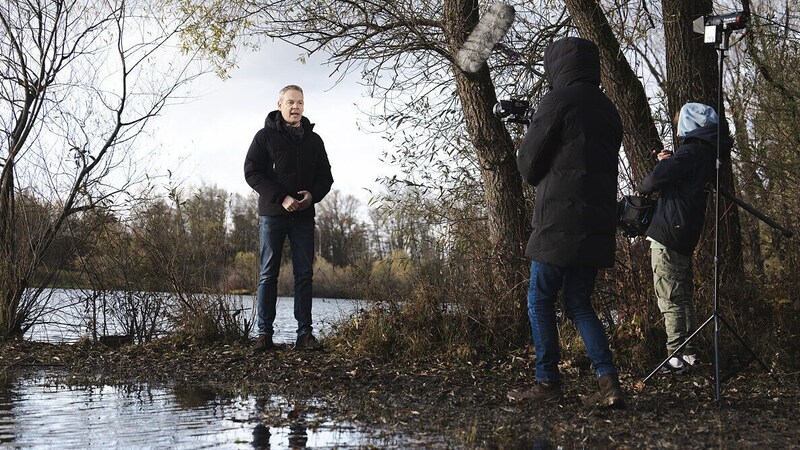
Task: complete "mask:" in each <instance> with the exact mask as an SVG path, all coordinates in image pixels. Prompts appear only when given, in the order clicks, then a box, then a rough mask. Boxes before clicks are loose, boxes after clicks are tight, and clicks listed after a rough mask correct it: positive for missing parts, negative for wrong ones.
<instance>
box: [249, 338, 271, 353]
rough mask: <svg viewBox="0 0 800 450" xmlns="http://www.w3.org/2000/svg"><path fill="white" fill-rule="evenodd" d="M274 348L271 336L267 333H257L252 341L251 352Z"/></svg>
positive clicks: (261, 351)
mask: <svg viewBox="0 0 800 450" xmlns="http://www.w3.org/2000/svg"><path fill="white" fill-rule="evenodd" d="M274 348H275V344H274V343H273V342H272V336H271V335H269V334H259V335H258V337H257V338H256V340H255V341H253V346H252V349H253V353H263V352H266V351H269V350H272V349H274Z"/></svg>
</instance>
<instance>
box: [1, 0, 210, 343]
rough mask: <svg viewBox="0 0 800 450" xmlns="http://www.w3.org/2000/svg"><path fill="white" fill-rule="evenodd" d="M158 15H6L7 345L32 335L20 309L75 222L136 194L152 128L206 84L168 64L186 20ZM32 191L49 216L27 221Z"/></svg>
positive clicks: (57, 9)
mask: <svg viewBox="0 0 800 450" xmlns="http://www.w3.org/2000/svg"><path fill="white" fill-rule="evenodd" d="M159 4H160V2H155V1H153V2H151V1H149V0H141V1H139V0H131V1H123V0H119V1H68V0H54V1H48V2H5V3H3V4H2V6H0V29H1V30H2V31H0V49H1V50H0V77H2V87H1V88H0V99H2V102H0V110H2V113H1V114H0V117H2V119H0V120H2V127H0V133H1V134H0V136H1V138H0V139H2V140H1V141H0V147H2V150H0V158H2V160H1V161H0V163H1V164H2V172H0V338H2V337H10V336H21V335H22V334H23V333H24V332H25V330H26V329H27V328H28V327H30V325H31V322H30V317H27V316H26V314H24V312H25V311H29V309H28V308H24V307H22V308H21V307H20V306H21V303H23V304H28V305H30V304H32V303H34V302H35V301H36V299H37V298H38V297H39V295H40V293H41V292H42V289H43V288H44V286H45V283H37V285H36V286H34V285H32V279H33V274H34V272H35V271H36V270H37V269H38V268H40V267H41V262H42V258H43V257H44V255H45V253H46V252H47V250H48V249H49V248H50V247H51V245H52V243H53V242H54V240H55V239H56V237H57V236H58V235H59V233H60V232H61V231H62V229H63V226H64V224H65V221H66V220H67V218H69V217H70V216H71V215H73V214H76V213H78V212H80V211H86V210H88V209H92V208H97V207H109V206H111V205H113V203H114V202H115V201H116V199H117V198H118V194H120V193H121V192H124V191H125V190H127V189H129V188H130V186H131V183H132V182H135V180H136V178H135V177H134V178H131V177H128V176H126V174H125V171H123V170H116V169H118V168H121V167H122V166H124V164H125V161H126V158H127V157H129V156H130V154H131V153H130V150H131V149H132V147H133V143H134V140H135V139H136V137H137V136H139V135H140V134H141V133H142V130H143V129H144V127H145V125H146V123H147V121H148V120H149V119H150V118H152V117H154V116H155V115H157V114H158V113H159V112H160V111H161V110H162V109H163V108H164V107H165V106H166V105H167V102H168V101H169V100H170V99H171V98H173V97H175V96H176V95H177V94H178V89H179V88H180V86H181V85H182V84H184V83H186V82H187V81H189V80H191V79H192V78H193V77H194V76H196V75H197V74H198V72H192V70H194V69H193V66H192V64H191V62H190V61H189V60H190V59H191V58H186V59H184V58H175V57H174V55H173V56H171V57H170V58H160V59H159V56H161V55H162V52H164V51H166V50H170V46H172V45H173V43H175V42H174V38H175V37H176V36H177V33H178V32H179V31H180V30H181V27H182V20H185V19H181V20H169V19H166V18H165V17H169V13H168V12H167V11H166V10H165V9H164V8H160V7H159ZM175 44H177V43H175ZM21 190H26V191H27V192H30V193H31V195H34V196H36V197H38V198H46V199H47V200H48V203H49V204H50V205H51V206H52V208H51V210H50V214H48V215H47V216H46V217H42V218H41V220H39V221H38V222H37V223H33V222H31V221H29V220H27V219H28V216H26V214H25V211H24V209H22V208H21V205H20V203H19V202H17V195H18V193H19V192H20V191H21ZM23 236H24V240H23V239H22V237H23ZM23 306H24V305H23Z"/></svg>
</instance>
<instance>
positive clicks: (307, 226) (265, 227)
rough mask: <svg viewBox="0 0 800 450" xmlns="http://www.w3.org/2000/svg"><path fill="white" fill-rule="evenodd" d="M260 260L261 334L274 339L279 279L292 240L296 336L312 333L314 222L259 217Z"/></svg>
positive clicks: (289, 218)
mask: <svg viewBox="0 0 800 450" xmlns="http://www.w3.org/2000/svg"><path fill="white" fill-rule="evenodd" d="M258 225H259V235H258V237H259V242H260V245H261V249H260V250H261V252H260V253H261V260H260V270H259V276H258V292H257V296H256V302H257V315H258V318H257V321H256V326H257V328H258V334H267V335H270V336H271V335H272V334H273V332H274V330H273V328H272V324H273V322H275V307H276V304H277V302H278V275H279V274H280V270H281V256H282V255H283V243H284V242H285V241H286V237H287V236H288V237H289V245H290V246H291V252H292V269H293V271H294V318H295V319H297V334H298V335H300V334H304V333H310V332H311V330H312V328H311V287H312V276H313V274H314V270H313V263H314V218H313V217H292V216H259V217H258Z"/></svg>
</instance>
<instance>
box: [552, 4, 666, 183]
mask: <svg viewBox="0 0 800 450" xmlns="http://www.w3.org/2000/svg"><path fill="white" fill-rule="evenodd" d="M566 4H567V10H569V13H570V17H571V18H572V21H573V22H574V23H575V25H576V26H577V27H578V30H579V31H580V34H581V36H582V37H584V38H585V39H589V40H591V41H593V42H594V43H595V44H597V47H598V48H599V49H600V66H601V73H600V74H601V79H602V84H603V87H605V89H606V93H607V94H608V97H609V98H610V99H611V101H613V102H614V104H615V105H616V106H617V109H618V111H619V115H620V118H621V119H622V126H623V129H624V130H625V134H624V135H623V137H622V145H623V148H624V149H625V156H626V157H627V159H628V161H629V162H630V165H631V170H632V172H633V174H632V175H633V177H634V178H633V180H631V181H632V182H633V183H635V182H638V181H641V180H642V179H644V177H645V176H646V175H647V174H648V173H650V170H651V169H652V168H653V166H654V165H655V159H654V158H653V154H652V150H654V149H661V148H663V147H664V146H663V144H662V143H661V139H660V137H659V134H658V129H657V128H656V126H655V122H654V121H653V116H652V114H651V112H650V103H649V102H648V100H647V94H646V93H645V90H644V86H643V85H642V82H641V81H639V79H638V78H637V77H636V74H635V73H634V72H633V69H632V68H631V66H630V64H629V63H628V60H627V59H625V55H623V53H622V51H621V50H620V45H619V41H618V40H617V38H616V36H614V32H613V30H612V29H611V26H610V25H609V23H608V19H607V18H606V16H605V13H604V12H603V10H602V8H601V7H600V4H599V2H597V1H596V0H567V1H566Z"/></svg>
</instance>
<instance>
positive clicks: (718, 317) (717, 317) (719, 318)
mask: <svg viewBox="0 0 800 450" xmlns="http://www.w3.org/2000/svg"><path fill="white" fill-rule="evenodd" d="M720 26H722V30H721V31H720V29H719V27H720ZM713 31H715V36H716V39H715V40H716V43H717V44H718V45H717V47H716V48H717V50H718V52H719V73H718V75H719V79H718V86H717V87H718V89H717V112H718V114H719V120H718V122H717V148H716V152H717V154H716V180H715V184H714V186H715V187H716V188H715V189H714V225H715V226H714V304H713V308H714V309H713V311H712V313H711V316H710V317H709V318H708V319H706V321H705V322H703V324H702V325H700V326H699V327H698V328H697V329H696V330H695V331H694V332H693V333H692V334H691V335H690V336H689V337H688V338H686V340H685V341H684V342H683V343H682V344H681V345H680V346H678V348H677V349H675V351H673V352H672V353H671V354H670V355H669V356H667V358H666V359H665V360H664V361H662V362H661V364H659V365H658V367H656V368H655V369H653V371H652V372H650V374H649V375H648V376H647V377H646V378H645V379H644V380H643V383H646V382H647V380H649V379H650V378H651V377H653V375H655V374H656V372H658V371H659V369H661V367H663V366H664V365H665V364H667V363H668V361H669V360H670V359H671V358H673V357H675V356H676V355H679V354H680V352H681V351H682V350H683V348H684V347H685V346H686V345H687V344H689V342H691V341H692V339H694V338H695V336H697V335H698V333H700V331H701V330H702V329H703V328H705V327H706V326H708V325H710V324H712V323H713V325H714V379H713V382H714V387H715V391H714V392H715V397H716V400H717V403H718V404H719V402H720V399H721V384H722V381H723V380H722V379H721V376H720V363H719V361H720V351H719V341H720V339H719V331H720V324H722V325H724V326H725V327H727V329H728V331H730V332H731V333H732V334H733V335H734V336H735V337H736V339H737V340H738V341H739V342H740V343H741V344H742V346H744V348H745V349H746V350H747V351H748V353H749V354H750V356H751V359H750V360H748V361H746V362H745V363H743V364H742V365H741V366H740V367H738V368H735V370H734V371H733V373H732V374H730V375H729V376H728V377H730V376H732V375H733V374H735V373H738V372H739V371H740V370H741V369H743V368H744V367H746V366H747V365H748V364H750V363H751V362H753V361H756V362H758V364H759V365H760V366H761V367H762V368H763V369H764V370H766V371H769V368H768V367H767V365H766V364H764V362H763V361H762V360H761V359H760V358H759V357H758V355H757V354H756V353H755V352H754V351H753V350H752V349H751V348H750V347H749V346H748V345H747V343H746V342H745V341H744V339H742V337H741V336H739V334H738V333H736V331H735V330H734V328H733V327H732V326H731V325H730V323H728V321H727V320H725V317H724V316H723V315H722V314H721V313H720V312H719V286H720V281H719V263H720V261H719V259H720V258H719V241H720V238H719V222H720V195H724V196H725V197H727V198H728V199H730V200H731V201H732V202H733V203H735V204H736V205H738V206H740V207H742V208H744V209H745V210H747V211H748V212H750V213H751V214H753V215H754V216H756V217H757V218H759V219H761V220H762V221H764V222H765V223H767V224H768V225H770V226H771V227H773V228H775V229H778V230H780V231H781V232H782V234H783V235H784V236H786V237H791V236H792V232H791V231H789V230H787V229H785V228H782V227H780V226H779V225H777V224H776V223H775V222H774V221H772V220H771V219H769V217H767V216H765V215H764V214H762V213H760V212H758V211H756V210H755V209H754V208H752V207H750V206H749V205H747V204H745V203H744V202H742V201H741V200H738V199H736V198H735V197H734V196H733V195H732V194H730V193H728V192H725V191H723V190H722V189H720V188H719V181H720V166H721V163H720V161H721V158H720V147H721V138H722V132H723V130H722V121H723V118H722V117H723V114H722V111H723V110H722V106H723V104H722V98H723V96H722V80H723V75H724V62H725V51H726V50H727V49H728V48H729V39H730V34H731V31H732V29H730V28H727V27H725V24H724V23H722V24H721V25H716V29H715V30H713ZM707 37H708V34H707ZM720 39H721V42H720ZM707 41H708V39H707ZM684 362H685V361H684ZM689 367H690V368H692V369H696V367H695V366H692V365H690V364H689ZM707 378H710V377H707ZM726 379H727V377H726Z"/></svg>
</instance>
